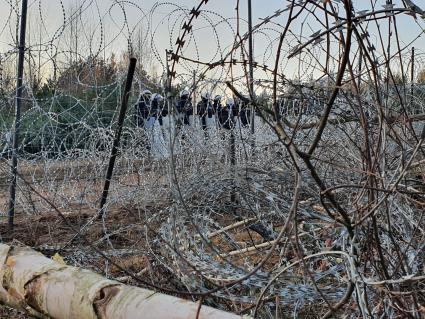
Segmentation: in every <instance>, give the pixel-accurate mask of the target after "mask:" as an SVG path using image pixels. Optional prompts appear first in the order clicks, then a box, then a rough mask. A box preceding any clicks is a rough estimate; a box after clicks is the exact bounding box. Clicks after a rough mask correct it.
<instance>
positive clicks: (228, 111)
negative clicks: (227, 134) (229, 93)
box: [217, 98, 235, 130]
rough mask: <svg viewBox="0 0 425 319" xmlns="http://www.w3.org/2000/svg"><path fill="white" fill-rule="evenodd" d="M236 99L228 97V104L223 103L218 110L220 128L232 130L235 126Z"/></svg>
mask: <svg viewBox="0 0 425 319" xmlns="http://www.w3.org/2000/svg"><path fill="white" fill-rule="evenodd" d="M234 115H235V101H234V100H233V98H228V99H227V101H226V104H224V105H221V103H220V108H219V109H218V110H217V119H218V124H219V127H220V128H224V129H226V130H231V129H233V128H234V126H235V123H234Z"/></svg>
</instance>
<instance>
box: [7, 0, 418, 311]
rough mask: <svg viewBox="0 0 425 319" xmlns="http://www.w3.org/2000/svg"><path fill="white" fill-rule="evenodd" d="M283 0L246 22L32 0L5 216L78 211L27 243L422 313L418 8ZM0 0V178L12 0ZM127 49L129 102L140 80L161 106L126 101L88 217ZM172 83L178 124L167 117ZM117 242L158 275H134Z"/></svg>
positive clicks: (159, 7)
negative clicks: (13, 184) (187, 103)
mask: <svg viewBox="0 0 425 319" xmlns="http://www.w3.org/2000/svg"><path fill="white" fill-rule="evenodd" d="M286 2H287V3H286V4H285V5H281V4H279V6H280V7H279V8H278V9H277V10H276V11H274V12H272V13H271V14H270V15H269V16H266V17H262V18H261V19H260V20H259V23H258V24H257V25H254V26H253V27H252V30H249V29H248V27H247V26H248V24H247V21H246V19H245V18H244V16H245V12H244V11H243V10H245V7H244V3H242V2H241V1H239V0H238V1H235V6H236V9H235V12H234V16H235V17H234V16H232V17H228V16H225V14H219V13H218V11H219V9H218V8H217V3H215V1H207V0H201V1H198V4H197V5H196V6H195V7H194V8H187V7H185V6H182V5H177V4H175V3H171V2H161V3H159V2H158V3H155V5H153V6H152V7H151V8H150V9H147V8H144V7H142V5H139V4H138V3H137V2H131V1H114V2H113V3H112V4H110V5H108V6H107V7H104V4H102V5H100V4H99V3H98V2H97V1H79V2H77V4H75V5H74V6H67V4H66V2H65V1H62V0H58V1H52V4H50V2H49V7H50V5H51V6H52V7H51V8H49V9H48V8H47V7H46V6H47V2H46V1H42V0H38V1H34V2H33V3H32V4H30V7H29V12H30V15H29V26H30V28H29V31H28V34H30V35H31V36H30V37H29V39H28V41H27V44H26V60H25V63H26V64H27V65H26V66H25V75H24V95H23V97H22V101H23V113H22V119H21V134H20V135H21V139H20V142H19V149H18V150H17V153H18V154H19V168H20V170H19V176H20V179H19V180H18V193H17V208H18V216H23V217H22V218H29V219H30V218H34V217H36V216H41V215H43V214H45V213H46V212H49V214H51V215H53V214H56V213H57V212H58V211H59V212H60V214H61V216H62V217H63V218H65V219H68V220H69V221H70V222H74V220H72V218H73V217H72V216H73V215H72V213H73V212H77V211H78V212H80V213H83V212H84V214H86V215H88V217H87V216H86V217H87V218H86V217H85V218H82V219H79V220H78V223H77V224H76V225H74V226H73V227H74V228H72V229H73V231H72V233H71V234H70V235H71V236H68V237H67V238H66V240H65V241H62V240H61V239H59V238H54V236H53V238H50V239H49V240H48V241H47V242H37V243H36V244H32V245H33V246H36V247H37V248H39V249H47V248H46V247H47V246H49V247H53V246H54V247H53V248H52V249H54V250H55V251H56V250H58V251H60V252H61V253H62V254H65V255H66V258H67V260H68V261H69V262H72V263H74V264H77V265H79V264H83V265H84V264H87V260H90V262H88V263H93V260H94V259H93V258H95V257H94V256H93V249H94V248H96V249H97V250H96V251H100V252H102V253H101V260H102V263H103V264H102V263H100V264H102V266H100V265H99V266H96V267H98V268H97V270H98V271H101V272H104V273H106V274H107V275H110V276H112V277H115V278H118V279H120V278H121V279H122V280H123V278H124V277H122V275H123V273H124V274H126V275H129V276H130V277H126V278H127V279H128V278H130V279H131V280H137V279H140V280H139V284H141V285H145V286H155V287H156V288H157V289H163V290H165V291H172V292H174V293H181V294H185V295H186V296H190V297H192V298H201V299H202V301H205V302H207V303H209V304H212V305H214V306H216V307H221V308H224V309H227V310H231V311H233V312H237V313H240V314H249V315H253V316H254V317H258V318H281V317H290V316H292V317H294V318H295V317H316V316H318V317H323V318H329V317H331V316H335V317H347V318H355V317H359V316H361V317H364V318H378V317H380V318H384V317H385V318H387V317H388V318H399V317H407V318H421V317H422V316H423V315H424V309H425V308H424V307H425V295H424V293H425V290H424V289H425V288H424V283H425V257H424V256H425V254H424V250H425V240H424V234H425V229H424V228H425V223H424V216H423V215H424V213H423V212H424V209H423V208H424V204H425V202H424V191H425V187H424V176H425V175H424V170H423V168H424V163H425V162H424V158H425V153H424V150H423V147H422V146H423V143H424V139H425V130H424V127H423V124H422V123H421V122H422V121H423V120H424V119H425V111H424V103H423V101H424V95H425V86H424V85H425V59H424V56H425V55H424V54H423V53H422V51H423V48H422V47H421V45H422V44H421V43H422V42H423V33H424V18H425V12H424V11H423V10H422V9H421V8H420V6H418V5H417V4H415V3H414V2H413V1H410V0H409V1H408V0H404V1H391V0H389V1H378V0H373V1H372V0H371V1H370V2H368V1H364V2H362V3H361V4H360V3H354V1H351V0H338V1H337V0H332V1H313V0H301V1H295V0H291V1H286ZM417 2H419V1H417ZM0 4H1V6H3V7H2V8H6V7H7V8H9V10H2V11H3V13H2V14H1V15H4V19H3V20H4V21H5V22H4V23H3V25H2V26H1V27H0V39H1V42H0V43H1V44H0V48H1V49H0V76H1V80H0V81H1V83H2V85H1V89H0V90H1V91H0V99H1V100H0V134H1V140H0V151H1V152H2V153H1V154H2V155H1V156H2V158H3V161H2V162H1V165H2V166H0V171H1V172H2V174H1V177H0V185H1V188H0V191H2V192H3V191H4V192H5V193H4V194H7V192H6V191H7V188H6V186H8V183H9V181H10V178H11V176H10V165H9V164H8V162H9V158H10V152H11V140H12V136H13V119H14V111H13V107H12V106H13V103H14V97H15V88H14V84H15V82H14V79H15V70H14V65H15V62H16V57H17V47H18V45H17V36H16V35H17V32H18V21H19V15H20V9H19V5H18V3H17V2H15V1H2V2H0ZM54 6H57V7H56V8H53V7H54ZM357 6H358V7H357ZM52 12H55V13H54V14H53V13H52ZM57 12H61V13H62V14H61V15H60V16H61V19H58V16H59V15H58V14H57ZM36 22H37V23H36ZM250 37H253V41H254V44H255V45H254V57H253V58H252V57H250V56H249V40H250ZM123 48H125V49H123ZM130 56H134V57H136V58H137V59H138V65H137V69H136V74H135V85H134V86H133V93H132V96H131V98H130V104H131V105H137V103H138V102H139V96H140V93H141V92H142V91H143V90H146V89H148V90H150V91H152V92H155V93H159V94H161V95H162V96H163V97H164V101H163V104H162V108H163V110H167V112H166V115H164V123H163V124H162V125H160V124H159V123H158V122H155V124H154V125H152V126H151V127H149V128H147V127H144V126H140V125H139V126H138V125H137V120H135V111H134V108H133V107H130V108H129V112H127V116H126V120H125V124H124V127H123V136H122V139H121V144H120V147H119V158H118V162H117V167H116V169H115V172H114V177H113V180H112V186H111V189H110V193H109V197H108V202H107V207H106V211H107V213H106V214H105V215H104V216H103V219H102V221H101V222H100V225H101V226H100V227H101V230H98V229H96V227H97V226H99V223H98V222H97V219H96V218H97V216H98V209H99V207H98V203H99V199H100V194H101V187H102V183H103V181H104V178H105V169H106V165H107V162H108V158H109V154H110V153H111V148H112V140H113V137H114V129H115V127H116V125H117V119H118V113H119V108H118V105H120V101H121V98H122V95H123V86H122V83H123V79H124V78H125V75H126V74H125V70H126V61H127V58H128V57H130ZM250 58H252V62H250ZM250 70H252V74H253V77H252V78H251V75H250ZM182 90H187V91H188V92H189V94H190V96H189V100H191V101H192V102H193V103H192V105H193V107H194V110H195V112H194V113H193V115H192V116H193V118H191V121H190V123H186V124H189V125H184V124H181V123H180V122H179V118H178V117H179V114H178V110H177V108H176V105H177V104H178V100H179V92H180V91H182ZM204 92H208V93H210V94H211V95H212V96H214V95H220V96H222V97H223V101H224V100H225V99H224V97H226V98H227V97H228V98H230V100H231V99H233V100H234V101H235V106H237V105H239V106H240V105H242V104H245V105H248V109H249V110H250V111H251V113H250V114H252V116H250V117H249V121H248V124H247V125H244V124H243V123H242V119H241V115H240V114H241V113H237V112H236V113H235V114H234V116H233V115H232V118H231V120H232V123H233V124H234V125H232V126H231V127H227V128H225V127H223V126H221V125H220V123H219V121H218V118H216V117H217V113H215V114H214V115H213V119H214V120H213V121H212V122H211V123H212V124H209V126H208V127H207V128H205V127H203V126H202V125H201V120H200V118H198V117H197V115H196V108H195V105H196V104H197V102H198V100H199V99H200V95H201V93H204ZM224 104H225V103H224ZM164 114H165V113H164ZM179 123H180V124H179ZM5 196H7V195H5ZM6 206H7V205H6V202H2V201H0V212H1V214H2V215H1V216H2V217H5V216H6V215H7V208H6ZM68 212H69V213H68ZM117 212H118V214H119V215H118V216H119V217H117ZM53 223H54V222H53ZM75 227H76V228H75ZM32 230H34V229H32ZM68 230H69V229H68ZM8 238H9V237H7V236H5V240H6V239H8ZM81 240H82V241H81ZM93 247H94V248H93ZM124 250H125V251H124ZM124 254H125V255H128V254H129V255H132V256H136V255H143V256H146V258H147V259H148V260H149V264H150V266H149V267H151V268H152V267H153V268H154V269H156V271H157V272H158V271H159V269H161V271H162V272H163V273H166V274H168V275H170V278H173V279H172V280H169V281H168V282H160V284H159V285H158V284H157V283H158V281H157V279H155V278H154V275H153V274H152V273H151V275H150V278H148V279H146V278H147V277H144V276H143V274H145V273H146V272H137V271H135V270H134V269H133V268H134V264H131V265H129V264H126V263H123V262H122V260H123V259H120V258H121V257H120V256H123V255H124ZM120 261H121V263H120ZM117 264H118V266H119V267H118V268H119V273H114V272H113V271H112V270H111V267H112V268H113V267H117ZM149 267H148V268H149ZM148 268H146V269H148ZM149 269H150V268H149ZM136 282H137V281H135V283H136ZM311 313H314V314H315V315H311Z"/></svg>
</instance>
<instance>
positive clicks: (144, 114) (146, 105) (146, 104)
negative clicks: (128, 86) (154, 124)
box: [134, 90, 152, 128]
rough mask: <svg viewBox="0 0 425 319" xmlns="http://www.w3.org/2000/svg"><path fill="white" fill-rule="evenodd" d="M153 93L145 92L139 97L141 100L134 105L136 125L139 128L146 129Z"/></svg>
mask: <svg viewBox="0 0 425 319" xmlns="http://www.w3.org/2000/svg"><path fill="white" fill-rule="evenodd" d="M151 95H152V93H151V91H149V90H143V91H142V93H141V94H140V96H139V100H138V101H137V103H136V104H135V105H134V107H135V109H136V125H137V127H143V128H144V127H145V125H146V122H147V121H148V118H149V109H150V100H151Z"/></svg>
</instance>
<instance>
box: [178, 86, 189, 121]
mask: <svg viewBox="0 0 425 319" xmlns="http://www.w3.org/2000/svg"><path fill="white" fill-rule="evenodd" d="M189 96H190V94H189V91H188V90H183V91H181V92H180V98H179V100H178V101H177V104H176V109H177V127H181V126H182V125H183V124H184V125H189V124H190V123H189V117H190V116H192V115H193V109H192V103H191V101H190V98H189Z"/></svg>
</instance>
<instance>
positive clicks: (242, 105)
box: [238, 96, 251, 127]
mask: <svg viewBox="0 0 425 319" xmlns="http://www.w3.org/2000/svg"><path fill="white" fill-rule="evenodd" d="M244 97H245V96H244ZM250 115H251V111H250V110H249V107H248V103H247V102H245V101H244V100H242V99H239V101H238V117H239V123H240V125H241V127H247V126H248V125H249V120H250V119H249V117H250Z"/></svg>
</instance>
